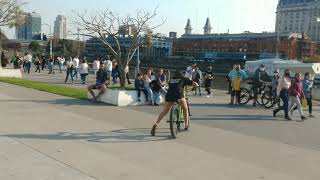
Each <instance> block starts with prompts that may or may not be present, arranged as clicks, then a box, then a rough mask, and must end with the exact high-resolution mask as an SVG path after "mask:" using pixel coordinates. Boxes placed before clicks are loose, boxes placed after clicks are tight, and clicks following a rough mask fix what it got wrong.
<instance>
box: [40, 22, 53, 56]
mask: <svg viewBox="0 0 320 180" xmlns="http://www.w3.org/2000/svg"><path fill="white" fill-rule="evenodd" d="M42 25H45V26H48V27H49V31H50V34H49V36H51V37H50V57H52V55H53V54H52V38H53V35H52V31H51V26H50V25H49V24H47V23H44V24H42Z"/></svg>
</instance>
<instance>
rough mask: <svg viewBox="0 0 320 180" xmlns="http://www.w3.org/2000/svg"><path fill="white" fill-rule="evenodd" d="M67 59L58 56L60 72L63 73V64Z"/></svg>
mask: <svg viewBox="0 0 320 180" xmlns="http://www.w3.org/2000/svg"><path fill="white" fill-rule="evenodd" d="M65 61H66V59H65V58H64V57H58V63H59V70H60V73H62V71H63V64H64V62H65Z"/></svg>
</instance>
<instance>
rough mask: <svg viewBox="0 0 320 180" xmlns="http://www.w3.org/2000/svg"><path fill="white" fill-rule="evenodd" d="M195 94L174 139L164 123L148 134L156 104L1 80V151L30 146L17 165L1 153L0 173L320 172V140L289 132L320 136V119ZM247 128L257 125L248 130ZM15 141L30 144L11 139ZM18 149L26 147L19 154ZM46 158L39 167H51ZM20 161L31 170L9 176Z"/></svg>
mask: <svg viewBox="0 0 320 180" xmlns="http://www.w3.org/2000/svg"><path fill="white" fill-rule="evenodd" d="M191 101H192V105H191V108H192V110H193V109H194V108H195V110H193V119H194V121H195V122H193V124H192V130H191V132H188V133H182V134H180V135H179V138H178V139H176V140H172V139H170V133H169V130H168V125H167V124H166V123H162V124H161V127H160V129H159V131H158V134H157V136H156V137H150V135H149V133H150V127H151V126H152V123H153V121H154V120H155V119H156V115H157V114H155V113H158V112H159V111H160V109H159V108H156V107H140V108H141V109H143V110H141V109H136V108H139V107H130V108H119V107H113V106H107V105H103V104H91V103H90V102H88V101H82V100H77V99H72V98H67V97H62V96H58V95H53V94H48V93H45V92H40V91H36V90H31V89H27V88H22V87H17V86H13V85H8V84H5V83H0V117H1V118H0V123H1V126H0V137H1V143H0V152H2V151H1V149H5V151H4V152H5V153H4V154H7V156H9V157H4V156H0V158H7V159H15V158H14V157H15V156H16V154H17V153H20V154H21V153H23V152H26V153H23V154H24V156H26V157H25V162H26V165H25V166H20V167H17V166H18V165H14V164H10V163H9V164H8V162H6V161H3V160H2V159H1V160H0V167H5V168H6V169H5V170H4V171H2V169H1V173H0V174H1V176H3V177H5V179H6V180H7V179H8V180H11V179H46V178H48V177H50V178H52V179H81V178H82V179H85V178H90V177H92V178H95V179H101V180H102V179H103V180H104V179H130V180H135V179H137V180H138V179H156V180H157V179H175V180H179V179H183V180H189V179H190V180H191V179H192V180H194V179H201V180H202V179H204V180H207V179H218V180H251V179H252V180H254V179H270V180H302V179H303V180H317V179H318V177H319V176H320V171H319V165H320V152H319V150H318V149H317V148H316V147H317V145H319V141H317V142H315V141H314V140H313V139H312V140H311V143H310V144H304V143H301V142H300V140H299V139H298V140H297V141H293V140H292V139H291V137H292V136H293V137H297V136H298V135H299V134H298V135H296V134H295V132H294V131H295V130H299V131H302V130H304V133H305V134H308V137H309V136H311V135H310V133H309V132H310V131H311V132H312V133H311V134H313V133H314V135H318V134H317V133H316V132H318V129H319V123H318V120H317V119H310V120H308V121H306V122H305V123H296V122H290V123H288V122H283V121H274V120H270V115H268V114H269V112H268V111H265V110H261V109H260V110H255V109H252V108H250V107H242V108H237V109H236V108H233V107H227V106H225V105H223V104H222V102H223V98H221V99H219V98H217V99H216V100H215V102H214V103H212V102H211V103H210V101H212V99H204V98H192V99H191ZM206 103H208V104H206ZM209 103H210V104H209ZM208 107H209V108H210V110H208ZM269 111H270V110H269ZM210 114H211V116H209V115H210ZM235 114H239V116H238V117H236V116H234V115H235ZM215 115H217V116H215ZM245 115H249V116H248V117H245ZM317 115H318V113H317ZM318 117H319V116H318ZM211 119H212V120H211ZM247 119H248V120H247ZM259 119H261V120H259ZM264 119H266V120H264ZM197 121H202V122H197ZM207 121H214V122H213V123H212V124H211V123H210V122H207ZM222 121H223V122H222ZM209 123H210V124H209ZM216 123H220V124H216ZM250 124H253V125H250ZM219 125H220V126H221V127H219ZM216 126H218V127H216ZM259 126H264V128H263V129H264V130H265V131H267V130H268V131H269V132H268V133H269V134H273V133H274V132H275V134H277V133H279V132H280V131H281V129H282V130H283V132H284V133H283V134H282V136H285V137H286V138H283V137H281V138H283V140H286V139H287V140H288V139H289V143H286V142H283V141H282V140H280V141H279V140H276V139H274V138H271V137H269V136H266V137H264V136H263V134H268V133H267V132H262V133H261V134H262V135H261V134H259V132H257V131H259V130H261V129H260V128H259ZM249 127H250V129H251V128H257V129H256V130H252V131H251V132H249V131H248V129H249ZM287 127H289V128H293V129H291V130H290V129H289V128H287ZM273 131H274V132H273ZM286 133H287V134H286ZM278 135H280V134H278ZM304 138H307V137H304ZM304 138H303V140H305V139H304ZM298 141H299V142H300V143H301V144H298V143H297V142H298ZM14 142H17V143H19V144H20V143H21V144H22V145H23V147H24V148H23V147H21V148H20V147H18V146H10V143H14ZM295 143H297V144H295ZM311 145H313V147H315V148H312V147H311ZM3 146H7V148H4V147H3ZM15 149H20V150H21V152H17V153H14V150H15ZM8 151H12V153H8ZM28 151H35V152H34V153H35V155H34V156H40V154H42V155H43V156H40V157H42V158H43V159H44V160H46V159H48V160H50V161H52V162H51V163H52V164H56V165H55V166H54V167H53V168H52V170H50V172H48V169H46V168H40V167H38V165H39V164H41V163H39V162H37V161H36V160H34V159H35V158H34V156H33V155H31V154H29V153H28ZM38 153H39V154H38ZM28 154H29V155H28ZM12 156H13V157H12ZM40 159H41V158H40ZM42 163H44V165H43V166H42V165H41V167H52V166H51V165H45V162H42ZM48 164H49V163H48ZM64 165H66V166H64ZM68 167H69V169H68ZM14 168H21V171H24V172H27V173H25V175H24V178H20V177H16V178H14V177H12V178H11V174H12V171H11V172H10V171H9V170H7V169H14ZM59 168H61V169H64V171H65V172H66V173H65V174H66V175H65V176H61V177H57V176H56V177H54V176H53V175H52V174H51V172H55V170H57V169H59ZM62 172H63V171H62ZM54 174H56V173H54ZM72 174H78V175H79V176H73V177H72V176H71V175H72ZM68 175H69V176H68ZM1 176H0V177H1ZM70 176H71V177H70ZM7 177H9V178H7ZM1 179H2V178H1Z"/></svg>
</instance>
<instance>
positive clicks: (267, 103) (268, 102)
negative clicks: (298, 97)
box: [261, 89, 283, 109]
mask: <svg viewBox="0 0 320 180" xmlns="http://www.w3.org/2000/svg"><path fill="white" fill-rule="evenodd" d="M261 100H262V105H263V106H264V107H265V108H267V109H270V108H272V107H274V106H275V105H278V106H279V107H281V106H282V105H283V103H282V101H281V99H280V98H279V97H277V95H276V92H274V91H273V90H272V89H269V90H267V91H265V92H264V93H263V95H262V97H261Z"/></svg>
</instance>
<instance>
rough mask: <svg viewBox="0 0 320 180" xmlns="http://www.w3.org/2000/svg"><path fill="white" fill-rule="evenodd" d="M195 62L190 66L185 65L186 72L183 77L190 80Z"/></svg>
mask: <svg viewBox="0 0 320 180" xmlns="http://www.w3.org/2000/svg"><path fill="white" fill-rule="evenodd" d="M196 66H197V64H196V63H193V64H192V65H191V66H188V67H187V70H186V73H185V75H184V76H185V77H186V78H188V79H190V80H192V74H193V72H194V70H195V69H196Z"/></svg>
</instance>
